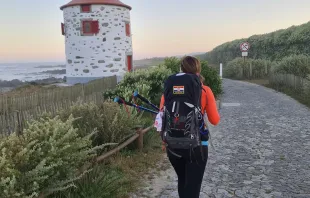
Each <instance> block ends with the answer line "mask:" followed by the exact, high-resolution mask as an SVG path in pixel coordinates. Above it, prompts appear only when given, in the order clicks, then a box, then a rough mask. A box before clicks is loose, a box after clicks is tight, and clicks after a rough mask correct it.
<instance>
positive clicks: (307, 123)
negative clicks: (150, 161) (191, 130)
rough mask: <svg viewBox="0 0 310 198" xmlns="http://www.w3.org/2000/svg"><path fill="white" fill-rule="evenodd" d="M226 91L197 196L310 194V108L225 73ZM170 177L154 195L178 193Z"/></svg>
mask: <svg viewBox="0 0 310 198" xmlns="http://www.w3.org/2000/svg"><path fill="white" fill-rule="evenodd" d="M224 92H225V93H224V95H223V97H222V102H223V107H222V109H221V110H220V114H221V123H220V124H219V125H218V126H217V127H215V128H213V129H212V134H211V135H212V143H213V145H214V147H215V150H214V149H212V148H210V153H209V160H208V165H207V170H206V172H205V177H204V182H203V187H202V193H201V197H206V198H207V197H216V198H219V197H245V198H251V197H267V198H268V197H275V198H278V197H279V198H280V197H281V198H286V197H298V198H306V197H307V198H310V110H309V109H308V108H307V107H305V106H303V105H301V104H299V103H298V102H296V101H295V100H293V99H292V98H290V97H288V96H286V95H284V94H281V93H277V92H275V91H273V90H270V89H267V88H264V87H261V86H258V85H253V84H249V83H245V82H239V81H232V80H226V79H225V80H224ZM237 103H239V104H240V106H238V104H237ZM166 180H167V179H166ZM170 181H171V184H170V185H169V186H168V187H167V188H165V189H163V190H162V191H161V193H159V194H160V195H159V196H158V197H162V198H164V197H178V195H177V192H176V179H175V177H174V178H172V179H170Z"/></svg>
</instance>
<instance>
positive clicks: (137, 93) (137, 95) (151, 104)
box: [133, 91, 159, 111]
mask: <svg viewBox="0 0 310 198" xmlns="http://www.w3.org/2000/svg"><path fill="white" fill-rule="evenodd" d="M133 96H134V97H137V98H139V99H140V100H142V101H143V102H145V103H146V104H149V105H150V106H152V107H153V108H154V109H155V110H157V111H159V108H158V107H157V106H156V105H154V104H153V103H151V102H150V101H149V100H148V99H146V98H144V97H143V96H141V95H140V94H139V92H138V91H135V92H134V93H133Z"/></svg>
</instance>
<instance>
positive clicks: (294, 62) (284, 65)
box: [272, 55, 310, 78]
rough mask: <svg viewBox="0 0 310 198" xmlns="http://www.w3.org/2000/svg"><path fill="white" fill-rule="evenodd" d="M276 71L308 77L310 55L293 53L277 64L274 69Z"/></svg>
mask: <svg viewBox="0 0 310 198" xmlns="http://www.w3.org/2000/svg"><path fill="white" fill-rule="evenodd" d="M272 71H273V72H274V73H280V74H293V75H295V76H300V77H303V78H307V76H308V75H309V74H310V57H309V56H306V55H292V56H289V57H285V58H284V59H283V60H281V61H279V62H278V63H276V64H275V67H274V68H273V69H272Z"/></svg>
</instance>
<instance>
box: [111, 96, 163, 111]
mask: <svg viewBox="0 0 310 198" xmlns="http://www.w3.org/2000/svg"><path fill="white" fill-rule="evenodd" d="M114 102H117V103H118V104H122V103H124V104H125V105H128V106H131V107H135V108H137V109H140V110H143V111H146V112H149V113H153V114H158V112H156V111H153V110H152V109H148V108H145V107H143V106H138V105H136V104H132V103H131V102H128V101H125V99H123V98H121V97H116V98H114Z"/></svg>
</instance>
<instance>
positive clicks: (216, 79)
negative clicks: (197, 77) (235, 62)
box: [201, 61, 223, 97]
mask: <svg viewBox="0 0 310 198" xmlns="http://www.w3.org/2000/svg"><path fill="white" fill-rule="evenodd" d="M201 75H202V76H203V77H204V78H205V83H204V84H205V85H207V86H209V87H210V88H211V90H212V92H213V94H214V96H215V97H218V96H219V95H220V94H221V93H222V91H223V90H222V80H221V78H220V75H219V73H218V72H217V71H216V70H215V69H214V68H212V67H209V66H208V62H207V61H201Z"/></svg>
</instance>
